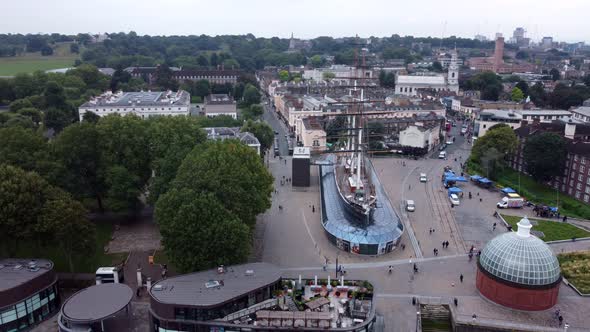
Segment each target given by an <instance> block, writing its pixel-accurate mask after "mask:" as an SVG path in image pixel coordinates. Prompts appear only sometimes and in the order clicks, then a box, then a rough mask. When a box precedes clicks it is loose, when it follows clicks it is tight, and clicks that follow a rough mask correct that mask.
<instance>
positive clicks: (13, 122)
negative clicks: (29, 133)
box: [2, 114, 35, 129]
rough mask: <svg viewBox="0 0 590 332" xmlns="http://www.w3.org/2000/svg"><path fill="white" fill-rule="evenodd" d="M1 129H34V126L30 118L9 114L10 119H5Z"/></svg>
mask: <svg viewBox="0 0 590 332" xmlns="http://www.w3.org/2000/svg"><path fill="white" fill-rule="evenodd" d="M2 127H4V128H8V127H21V128H26V129H33V128H35V124H34V123H33V120H31V118H29V117H27V116H24V115H21V114H10V118H9V119H7V120H6V121H5V122H4V123H3V124H2Z"/></svg>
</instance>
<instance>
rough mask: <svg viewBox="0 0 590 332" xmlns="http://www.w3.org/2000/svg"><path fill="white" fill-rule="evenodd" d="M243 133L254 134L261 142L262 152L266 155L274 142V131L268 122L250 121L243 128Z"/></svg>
mask: <svg viewBox="0 0 590 332" xmlns="http://www.w3.org/2000/svg"><path fill="white" fill-rule="evenodd" d="M241 131H248V132H251V133H252V134H254V136H256V138H257V139H258V141H259V142H260V150H261V151H262V153H265V152H266V151H267V150H268V149H269V148H270V147H271V146H272V144H273V142H274V137H275V135H274V130H273V129H272V127H271V126H269V125H268V124H267V123H266V122H261V121H252V120H248V121H246V123H244V125H243V126H242V129H241Z"/></svg>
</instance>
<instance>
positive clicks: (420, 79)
mask: <svg viewBox="0 0 590 332" xmlns="http://www.w3.org/2000/svg"><path fill="white" fill-rule="evenodd" d="M396 83H397V84H433V85H436V84H440V85H443V84H445V78H444V76H438V75H437V76H410V75H399V76H398V77H397V80H396Z"/></svg>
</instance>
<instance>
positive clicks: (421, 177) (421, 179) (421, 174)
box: [420, 173, 428, 182]
mask: <svg viewBox="0 0 590 332" xmlns="http://www.w3.org/2000/svg"><path fill="white" fill-rule="evenodd" d="M427 181H428V178H427V177H426V173H420V182H427Z"/></svg>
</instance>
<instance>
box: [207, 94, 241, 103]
mask: <svg viewBox="0 0 590 332" xmlns="http://www.w3.org/2000/svg"><path fill="white" fill-rule="evenodd" d="M235 103H236V102H235V101H234V99H233V98H232V97H231V96H230V95H228V94H224V93H212V94H210V95H208V96H207V97H205V104H215V105H227V104H235Z"/></svg>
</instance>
